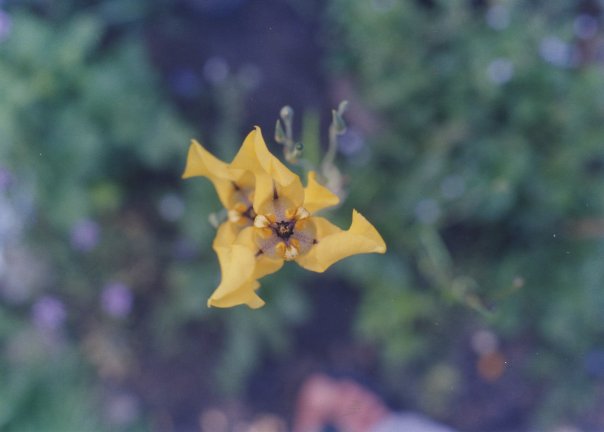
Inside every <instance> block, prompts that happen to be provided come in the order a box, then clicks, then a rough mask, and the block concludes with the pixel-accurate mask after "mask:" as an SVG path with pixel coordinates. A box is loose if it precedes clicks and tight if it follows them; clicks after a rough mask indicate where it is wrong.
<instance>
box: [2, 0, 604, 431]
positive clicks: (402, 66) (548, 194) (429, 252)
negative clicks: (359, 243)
mask: <svg viewBox="0 0 604 432" xmlns="http://www.w3.org/2000/svg"><path fill="white" fill-rule="evenodd" d="M295 3H296V2H292V4H295ZM7 4H8V5H9V9H8V10H9V12H10V20H11V26H10V32H9V34H8V36H7V37H6V39H4V40H1V41H0V95H2V101H1V103H0V211H1V212H4V213H2V214H0V221H2V222H3V224H4V225H3V224H0V270H1V272H0V294H1V295H2V297H1V298H2V301H1V302H0V350H1V352H2V354H3V355H2V356H0V400H1V401H2V405H1V406H0V429H2V430H4V429H6V430H36V429H44V430H90V429H93V430H104V429H106V430H147V429H149V427H152V426H153V427H155V428H156V429H158V430H161V429H162V425H163V423H162V417H161V415H162V413H164V412H166V411H167V412H169V415H171V414H174V416H175V417H177V416H178V415H182V416H183V417H186V416H188V417H187V418H190V417H195V419H196V420H195V421H197V418H196V416H197V414H198V413H197V412H195V414H190V412H189V411H186V410H187V409H197V410H199V409H201V408H202V407H200V406H196V405H195V404H199V403H201V402H199V401H210V402H212V403H216V401H220V400H221V399H222V398H224V397H225V395H231V396H233V395H234V396H236V397H239V398H242V397H243V396H242V395H243V391H244V390H245V388H246V386H247V384H248V379H249V377H250V376H251V375H252V374H253V373H254V372H255V371H256V370H257V369H258V367H259V365H260V364H261V363H262V361H263V360H266V359H267V358H272V361H277V360H275V359H281V360H282V361H284V362H285V363H288V364H289V363H291V364H294V363H295V361H296V360H298V359H297V358H295V357H296V356H297V355H299V354H300V352H304V350H305V349H306V347H303V346H302V347H300V346H296V345H295V344H296V342H297V341H298V340H299V339H296V335H295V331H294V329H296V328H297V327H299V326H301V325H302V324H307V321H308V319H309V316H311V315H310V314H311V312H312V308H313V307H314V308H317V309H318V308H319V307H320V306H321V305H313V304H312V302H311V301H310V299H311V298H312V296H313V295H316V293H317V292H318V291H319V290H329V289H330V288H331V289H334V290H335V285H343V286H346V287H348V288H350V287H353V288H354V289H358V290H359V292H360V295H361V298H360V301H359V305H358V311H357V315H356V316H355V322H354V330H355V331H356V333H355V335H356V338H357V339H356V341H355V342H356V343H358V344H365V345H368V346H370V347H372V348H373V347H376V348H377V350H378V352H379V361H378V364H377V370H378V372H379V376H380V379H381V383H382V384H383V387H384V388H386V389H387V391H388V393H390V394H392V395H393V398H394V399H395V400H396V401H397V402H399V403H402V404H404V405H406V406H408V407H410V408H416V409H419V410H422V411H424V412H427V413H428V414H430V415H433V416H435V417H438V418H442V419H446V420H448V421H450V422H452V423H454V424H456V425H457V426H458V427H460V428H461V429H464V430H480V429H481V425H482V426H483V427H482V430H484V429H485V427H484V425H485V424H487V423H483V424H480V423H477V422H474V423H472V420H471V419H463V418H460V417H461V416H460V414H459V413H460V412H466V411H464V407H467V406H468V405H472V404H478V403H479V402H480V401H481V400H482V399H484V400H491V401H495V402H496V403H497V404H499V405H498V408H499V409H498V411H499V412H500V414H499V415H500V416H501V417H505V416H511V417H513V416H514V415H517V416H518V414H515V413H517V412H521V415H520V417H521V419H520V420H518V422H517V423H515V424H514V427H518V425H519V424H522V427H526V428H529V427H538V428H539V427H546V428H547V427H549V426H551V425H556V424H560V423H561V422H564V421H568V422H570V423H577V424H581V422H582V421H583V419H585V418H589V416H590V415H591V414H592V413H594V412H595V410H596V409H597V407H596V405H597V402H598V399H597V397H596V396H597V394H596V392H595V390H596V389H595V388H594V386H593V385H592V381H593V380H594V379H600V380H601V378H602V375H604V366H602V365H601V364H600V363H601V361H600V363H598V362H597V361H595V363H594V362H591V363H589V361H588V360H587V359H590V358H591V359H594V358H595V359H596V360H597V358H598V357H597V355H598V353H601V352H603V351H602V350H604V346H602V343H601V340H602V336H604V321H603V320H602V317H601V311H602V309H603V307H604V290H602V282H601V281H602V280H604V266H602V265H601V261H602V259H601V258H602V256H603V254H604V250H603V246H604V245H603V243H602V241H601V237H602V222H601V218H602V211H603V206H604V195H602V193H601V192H600V191H601V190H602V187H603V186H604V184H603V182H604V168H603V167H604V151H603V150H602V145H601V143H602V141H603V139H604V132H602V129H601V127H600V124H601V118H602V116H603V115H604V86H603V85H602V84H603V79H602V76H601V69H602V66H601V64H600V63H598V61H597V60H598V59H597V57H594V54H593V52H594V50H595V51H597V50H596V49H595V48H594V44H595V45H597V43H596V42H597V41H598V40H599V39H598V38H599V35H598V33H596V34H595V35H592V36H591V39H590V38H588V37H584V36H582V37H578V36H577V34H576V33H577V29H576V27H577V24H576V16H575V14H576V12H577V9H576V8H572V7H570V6H569V5H568V4H567V3H566V2H561V1H556V2H531V3H530V4H529V3H521V2H496V1H494V2H475V4H474V5H473V6H469V5H468V3H467V2H461V1H446V2H445V1H417V2H396V1H389V0H373V1H366V0H352V1H344V0H333V1H331V2H329V3H328V5H327V7H326V10H325V16H324V22H325V28H326V30H325V31H326V34H327V35H329V36H330V37H331V38H332V39H330V40H331V41H332V42H331V43H330V46H329V47H328V48H329V49H328V50H327V64H328V65H329V67H330V74H331V77H332V78H334V79H335V80H347V82H351V83H352V84H353V86H352V88H354V89H355V91H357V92H358V94H354V95H352V96H355V99H353V100H352V104H351V108H350V111H349V113H350V114H349V115H348V114H347V115H346V119H347V121H348V123H349V126H351V129H352V131H351V132H350V133H352V134H355V133H356V134H361V135H363V134H364V135H367V139H366V140H364V141H363V140H362V141H361V144H360V145H359V144H358V142H357V147H355V148H353V149H352V150H348V151H345V149H344V147H345V143H346V139H350V137H348V138H347V137H346V136H344V137H343V138H342V152H341V153H342V155H343V156H345V159H346V161H347V162H346V163H341V162H338V163H339V164H340V167H341V168H342V171H343V173H344V174H345V175H346V176H347V177H348V178H349V179H350V184H349V187H350V191H349V192H350V195H349V198H348V199H347V200H346V202H345V203H344V204H343V206H342V208H340V209H338V210H337V214H338V215H339V216H341V218H342V219H341V220H340V221H339V222H340V225H341V226H346V225H347V224H348V223H349V215H350V210H351V208H352V207H353V206H354V207H357V208H359V210H361V211H362V212H363V214H365V215H367V217H368V218H369V219H370V220H371V221H372V222H375V225H376V226H377V227H378V229H379V230H380V232H381V233H382V234H383V236H384V238H385V239H386V242H387V244H388V247H389V252H388V253H387V254H386V255H385V256H363V257H355V258H350V259H349V260H346V261H344V262H343V263H341V264H338V265H336V266H334V268H333V269H332V270H330V273H329V274H328V275H325V276H322V278H323V277H325V279H321V280H322V281H323V282H320V283H322V284H325V285H326V284H332V285H334V287H327V286H322V287H317V290H313V289H311V288H309V285H312V287H315V285H318V284H319V282H318V280H319V279H316V278H314V277H313V276H310V275H308V274H307V273H304V274H303V273H302V272H298V271H297V269H295V268H291V267H292V266H288V268H286V269H284V270H283V271H281V272H280V273H278V274H276V275H274V276H271V277H268V278H266V279H265V280H263V294H262V296H263V298H265V299H266V300H267V306H266V307H265V308H263V309H261V310H259V311H250V310H247V309H243V308H240V309H235V310H229V311H221V310H218V311H217V310H210V309H207V308H206V307H205V305H204V301H205V299H206V298H207V297H208V296H209V295H210V293H211V292H212V290H213V289H214V287H215V286H216V284H217V282H218V279H219V274H218V265H217V262H216V258H215V257H214V254H213V252H212V251H211V249H210V247H209V245H210V244H211V241H212V237H213V235H214V230H213V228H212V227H211V226H210V224H209V222H208V221H207V216H208V215H209V214H210V213H211V212H212V211H215V210H218V209H219V208H220V206H219V204H218V202H217V200H216V197H215V196H214V192H213V190H212V188H211V186H210V184H209V182H205V181H203V180H200V179H194V180H190V181H187V182H182V181H181V180H180V178H179V177H180V173H181V170H182V168H183V163H184V157H185V154H186V149H187V145H188V142H189V139H190V138H192V137H193V136H195V135H196V134H195V132H194V128H198V127H200V126H203V127H206V128H212V137H213V138H214V139H215V142H204V145H206V146H208V147H210V148H212V149H213V151H215V153H216V154H218V155H220V156H221V157H224V158H226V159H228V158H229V157H230V156H232V155H233V154H234V153H235V150H236V148H237V146H238V145H239V142H238V141H239V140H240V138H239V136H238V132H239V130H241V129H242V128H244V129H247V128H248V126H249V125H242V124H241V117H242V116H243V114H244V111H245V109H244V103H245V100H246V99H245V97H244V96H245V95H244V90H242V88H241V86H240V85H238V84H237V83H236V82H235V81H236V80H230V79H229V78H228V77H227V79H226V80H225V81H223V82H222V83H221V84H216V85H215V86H214V88H212V89H211V91H208V92H206V93H203V95H202V96H199V99H200V100H199V101H198V103H199V105H203V106H204V107H206V106H211V107H213V110H214V111H215V112H213V113H212V116H211V118H212V120H213V124H211V125H210V124H207V123H208V121H207V120H206V119H200V122H202V123H201V125H199V124H195V125H190V124H187V123H186V122H185V121H184V120H183V117H184V116H183V115H181V113H179V112H178V111H177V110H176V109H175V108H174V105H173V103H172V101H171V100H170V98H169V94H168V92H167V89H166V88H165V87H164V83H163V82H162V81H161V80H160V77H159V76H158V73H157V71H156V69H155V67H154V66H153V65H152V64H151V62H150V61H149V59H148V57H147V47H146V45H145V43H146V42H145V33H144V32H143V29H144V25H143V24H144V20H145V19H148V18H149V17H154V18H153V19H162V13H163V12H164V11H165V10H168V9H169V6H167V4H166V3H165V2H148V3H147V2H142V1H137V0H130V1H127V2H126V1H121V0H120V1H115V0H109V1H100V2H75V1H74V2H71V1H70V2H61V4H60V5H59V4H58V3H57V4H56V5H55V6H52V5H51V4H50V3H48V2H42V1H36V0H31V1H27V2H23V3H22V4H20V5H19V7H17V6H15V5H17V3H16V2H10V1H8V2H7ZM299 7H300V6H299ZM594 19H595V18H594ZM166 55H168V54H166ZM208 99H212V100H208ZM292 103H293V101H292ZM189 104H194V102H191V101H189ZM200 112H202V110H200ZM185 114H187V115H188V117H189V118H190V117H191V114H190V113H185ZM277 114H278V113H275V118H276V117H277ZM355 119H365V120H367V119H369V121H366V122H365V123H363V122H361V121H359V122H358V123H359V125H362V124H369V125H373V127H370V128H368V129H367V130H364V131H360V132H359V127H358V126H357V124H356V122H355ZM204 122H205V123H204ZM302 123H303V126H302V139H303V142H304V144H305V148H306V149H310V150H311V153H312V154H308V153H307V154H306V155H305V156H306V157H308V158H309V159H310V160H311V161H313V162H315V163H316V162H318V160H319V155H318V149H319V147H320V146H319V141H318V137H317V136H316V135H317V132H318V130H319V125H320V122H319V119H318V117H317V113H316V111H313V112H311V113H310V114H308V113H307V114H306V116H304V117H303V121H302ZM355 129H356V130H355ZM265 136H266V137H267V138H268V137H269V136H270V133H269V131H268V130H265ZM203 138H205V137H203ZM6 172H9V174H10V177H11V179H12V180H11V181H10V182H9V181H7V180H6V178H5V177H6V174H5V173H6ZM3 175H4V176H5V177H2V176H3ZM3 179H4V180H3ZM11 211H12V212H13V213H15V214H17V215H19V216H18V217H16V218H14V215H13V216H11V214H12V213H10V212H11ZM7 215H8V216H7ZM9 216H10V218H12V219H11V220H13V219H16V222H13V223H14V224H15V226H19V227H21V228H24V229H21V228H19V229H17V228H14V229H12V230H11V229H10V226H9V229H8V231H6V226H5V225H6V222H5V221H7V220H9V219H10V218H9ZM19 219H21V220H19ZM21 225H24V226H21ZM2 229H5V231H2ZM7 233H8V234H7ZM21 237H22V238H21ZM22 240H23V241H22ZM21 243H24V245H25V246H23V245H22V244H21ZM303 286H304V288H302V287H303ZM116 293H117V294H116ZM111 295H117V299H113V300H112V298H113V297H110V298H109V300H108V299H107V297H108V296H111ZM129 295H132V296H133V302H132V305H130V303H129V300H128V299H129V297H128V296H129ZM116 302H117V303H116ZM120 302H121V303H120ZM346 304H350V303H346ZM116 305H117V306H116ZM120 305H121V306H120ZM130 307H132V310H131V311H130V310H129V308H130ZM329 307H331V308H340V307H341V305H340V304H333V305H329ZM120 308H122V309H120ZM124 308H125V309H124ZM124 311H125V312H124ZM128 312H130V313H128ZM338 316H339V315H338V314H335V313H334V317H338ZM336 319H337V318H336ZM311 324H312V323H311ZM334 325H335V324H334ZM485 329H486V330H488V331H489V332H493V334H496V335H497V343H496V349H497V352H498V353H501V355H502V356H503V358H505V360H506V361H507V369H506V370H505V371H504V373H503V375H502V376H501V377H500V379H499V380H497V381H494V382H486V383H485V380H484V379H482V378H481V377H480V376H479V374H478V372H477V368H476V360H477V358H478V354H477V353H476V352H474V351H475V349H474V348H473V344H474V342H473V340H474V337H475V336H476V334H477V333H480V332H481V331H483V330H485ZM323 330H324V331H325V332H327V331H328V330H329V329H322V331H323ZM317 338H318V339H320V338H319V337H317ZM316 342H317V343H318V344H319V343H320V341H316ZM324 351H329V347H324ZM594 355H595V357H594ZM271 356H273V357H271ZM183 359H184V360H183ZM296 365H298V364H297V363H296ZM590 365H591V366H590ZM594 365H595V366H594ZM598 365H599V366H598ZM298 366H299V365H298ZM292 368H293V367H292ZM598 368H599V369H598ZM292 373H294V372H292ZM289 384H291V383H289ZM157 388H161V390H159V391H158V390H157ZM480 392H483V393H480ZM159 393H161V395H160V394H159ZM518 394H521V396H522V397H520V396H518V397H516V395H518ZM166 395H168V396H166ZM484 395H487V396H488V397H487V396H484ZM483 396H484V397H483ZM139 398H140V400H139ZM569 401H573V402H572V403H570V402H569ZM477 406H478V405H477ZM183 407H184V408H183ZM514 410H516V411H514ZM183 411H185V414H182V413H183ZM174 421H176V422H177V421H178V419H174ZM585 424H586V425H589V423H585ZM172 426H174V427H175V429H176V430H178V429H179V426H180V425H179V424H178V423H176V424H174V425H172ZM186 426H187V427H189V426H190V424H187V425H186Z"/></svg>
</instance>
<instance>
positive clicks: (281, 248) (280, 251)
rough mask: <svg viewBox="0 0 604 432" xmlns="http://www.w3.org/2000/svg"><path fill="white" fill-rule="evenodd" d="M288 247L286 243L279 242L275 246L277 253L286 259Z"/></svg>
mask: <svg viewBox="0 0 604 432" xmlns="http://www.w3.org/2000/svg"><path fill="white" fill-rule="evenodd" d="M285 251H286V246H285V243H283V242H279V243H277V244H276V245H275V252H277V254H278V255H281V256H282V257H284V258H285Z"/></svg>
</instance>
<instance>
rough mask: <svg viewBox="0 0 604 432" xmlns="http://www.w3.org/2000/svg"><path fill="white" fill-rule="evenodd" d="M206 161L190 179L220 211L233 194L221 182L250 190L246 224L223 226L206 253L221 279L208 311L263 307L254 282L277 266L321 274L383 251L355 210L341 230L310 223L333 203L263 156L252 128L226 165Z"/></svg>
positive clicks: (314, 185)
mask: <svg viewBox="0 0 604 432" xmlns="http://www.w3.org/2000/svg"><path fill="white" fill-rule="evenodd" d="M206 153H207V152H206ZM208 155H209V153H208V154H207V155H204V157H203V159H204V161H205V165H204V167H205V168H204V169H203V170H202V169H199V170H197V171H195V172H196V173H197V175H204V176H206V177H209V178H210V180H211V181H212V182H213V183H214V186H215V187H216V190H217V191H218V194H219V196H221V193H222V194H223V195H224V197H223V196H221V201H222V202H223V204H224V205H225V207H227V209H229V208H231V207H232V205H233V204H232V202H233V200H232V199H230V198H229V197H230V196H231V195H232V194H233V190H232V186H231V188H229V186H228V183H225V184H223V183H222V180H223V179H227V180H228V181H231V182H232V181H235V182H237V181H239V180H231V179H232V178H233V176H242V177H241V178H245V180H246V182H247V183H246V185H247V186H249V185H251V184H253V193H250V194H249V195H247V197H248V199H250V200H251V203H252V206H251V208H250V209H248V210H247V212H246V213H244V216H245V217H246V218H247V220H248V222H249V220H251V218H252V215H253V224H250V223H248V224H247V226H245V227H244V228H240V227H236V226H234V225H233V224H232V223H231V224H229V223H225V224H223V225H221V226H220V227H219V229H218V232H217V234H216V239H215V240H214V250H215V251H216V253H217V255H218V259H219V262H220V267H221V272H222V280H221V283H220V285H219V286H218V288H217V289H216V291H215V292H214V293H213V294H212V296H211V297H210V299H209V300H208V306H216V307H231V306H236V305H240V304H247V305H248V306H250V307H252V308H257V307H260V306H262V305H263V304H264V301H263V300H262V299H260V297H258V295H257V294H256V290H257V289H258V287H259V286H260V284H259V283H258V279H260V278H262V277H263V276H266V275H268V274H271V273H274V272H276V271H277V270H279V269H280V268H281V266H282V265H283V263H284V261H296V262H297V263H298V264H299V265H300V266H302V267H304V268H306V269H308V270H311V271H315V272H324V271H325V270H326V269H327V268H329V267H330V266H331V265H332V264H334V263H335V262H337V261H339V260H341V259H343V258H346V257H348V256H351V255H356V254H361V253H373V252H376V253H384V252H386V244H385V243H384V240H383V239H382V237H381V236H380V234H379V233H378V232H377V230H376V229H375V228H374V227H373V225H371V223H369V221H367V219H365V218H364V217H363V216H362V215H361V214H360V213H358V212H357V211H353V214H352V224H351V226H350V228H349V229H348V230H346V231H344V230H341V229H340V228H338V227H337V226H335V225H333V224H332V223H331V222H329V221H328V220H327V219H325V218H322V217H318V216H315V215H314V214H315V213H316V212H318V211H319V210H322V209H324V208H327V207H331V206H334V205H336V204H337V203H338V202H339V199H338V197H337V196H336V195H334V194H333V193H332V192H331V191H329V190H328V189H327V188H325V187H324V186H322V185H321V184H319V183H318V181H317V180H316V175H315V173H314V172H310V173H309V174H308V184H307V186H306V187H303V186H302V183H301V181H300V178H299V177H298V176H297V175H296V174H294V173H293V172H291V171H290V170H289V169H288V168H287V167H286V166H285V165H283V164H282V163H281V162H280V161H279V160H278V159H277V158H275V157H274V156H273V155H272V154H271V153H270V152H269V151H268V149H267V147H266V144H265V143H264V140H263V138H262V134H261V132H260V129H259V128H256V129H255V130H253V131H252V132H250V134H249V135H248V136H247V138H246V139H245V141H244V143H243V145H242V147H241V150H240V151H239V153H238V154H237V156H236V157H235V159H234V160H233V162H232V163H231V164H229V165H226V164H224V163H223V162H221V161H219V160H217V159H216V158H213V157H211V155H209V156H210V157H208ZM221 164H222V165H221ZM196 166H199V165H196ZM202 171H203V173H202V174H199V173H200V172H202ZM225 173H228V174H225ZM186 174H187V171H185V175H186ZM250 175H251V177H252V178H253V180H252V179H251V178H250ZM228 206H231V207H228Z"/></svg>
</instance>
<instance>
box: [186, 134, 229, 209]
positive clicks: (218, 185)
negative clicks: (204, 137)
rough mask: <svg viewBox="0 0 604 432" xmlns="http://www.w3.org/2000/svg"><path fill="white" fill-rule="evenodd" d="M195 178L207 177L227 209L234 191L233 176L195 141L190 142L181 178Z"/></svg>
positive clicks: (227, 167)
mask: <svg viewBox="0 0 604 432" xmlns="http://www.w3.org/2000/svg"><path fill="white" fill-rule="evenodd" d="M196 176H203V177H207V178H208V179H209V180H210V181H211V182H212V184H213V185H214V188H215V189H216V193H217V194H218V198H219V199H220V202H221V203H222V205H223V206H224V207H226V208H228V205H229V199H230V196H231V194H232V193H233V191H234V188H233V176H232V174H231V172H230V170H229V166H228V164H226V163H225V162H223V161H221V160H220V159H218V158H216V157H215V156H214V155H212V154H211V153H210V152H208V151H207V150H206V149H204V148H203V147H202V146H201V144H199V143H198V142H197V141H195V140H192V141H191V146H190V147H189V153H188V155H187V164H186V166H185V172H184V173H183V175H182V177H183V178H185V179H186V178H190V177H196Z"/></svg>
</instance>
